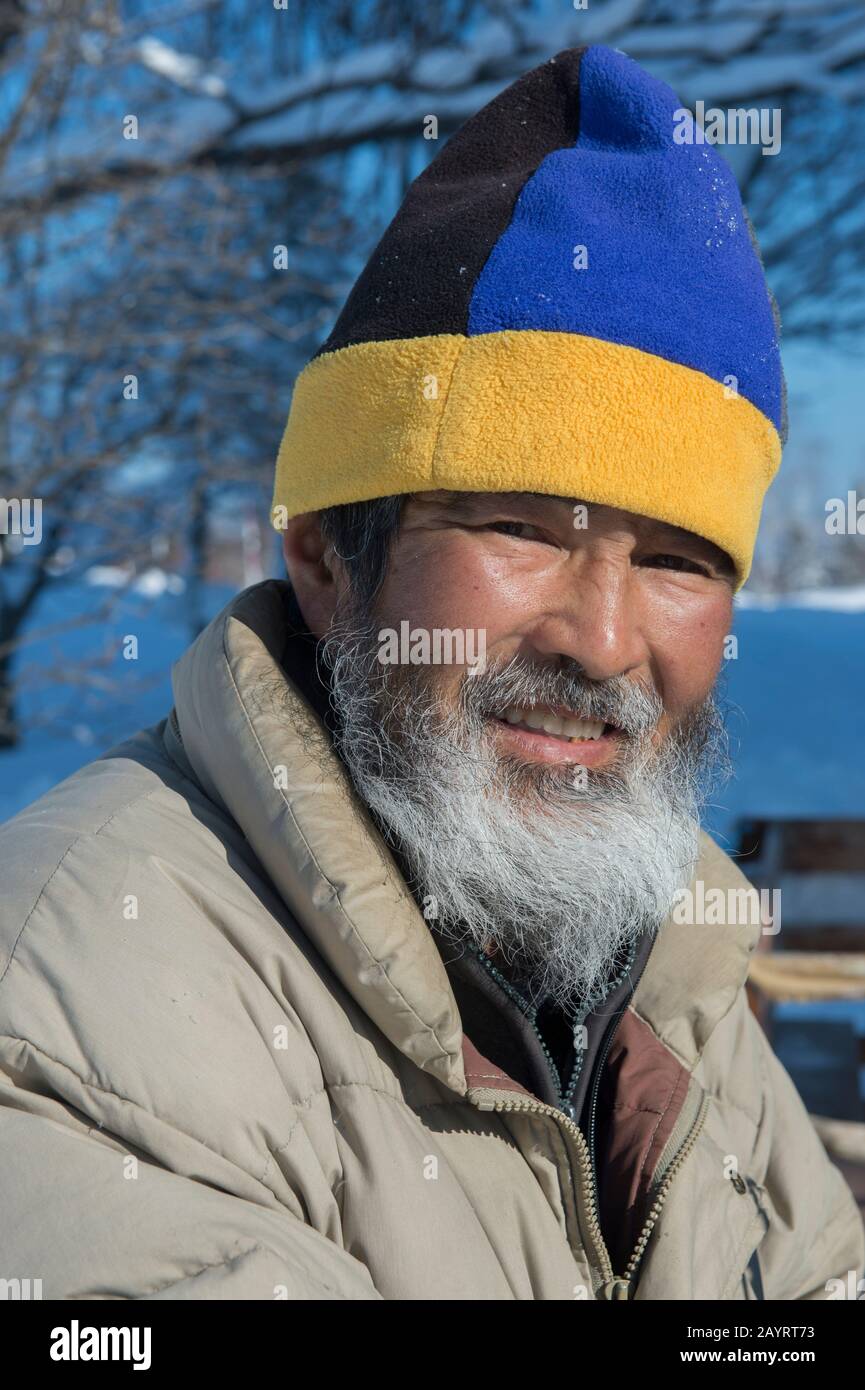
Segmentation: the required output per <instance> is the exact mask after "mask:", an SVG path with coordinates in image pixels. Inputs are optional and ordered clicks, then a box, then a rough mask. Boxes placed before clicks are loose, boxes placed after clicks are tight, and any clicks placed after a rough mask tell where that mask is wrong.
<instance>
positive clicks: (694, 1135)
mask: <svg viewBox="0 0 865 1390" xmlns="http://www.w3.org/2000/svg"><path fill="white" fill-rule="evenodd" d="M475 1103H476V1104H477V1105H478V1109H480V1110H493V1111H498V1112H508V1111H522V1112H523V1113H530V1114H538V1115H551V1116H552V1117H553V1119H554V1120H555V1121H556V1124H558V1125H559V1127H560V1128H562V1129H564V1130H565V1131H566V1133H567V1134H569V1135H570V1137H571V1138H572V1139H573V1140H574V1142H575V1145H576V1149H577V1156H578V1159H579V1182H578V1188H579V1192H580V1195H581V1197H582V1198H583V1206H584V1207H585V1214H586V1224H587V1227H588V1234H589V1237H590V1241H591V1244H592V1245H593V1246H594V1251H595V1256H596V1258H597V1262H598V1265H599V1266H600V1270H601V1276H602V1284H601V1287H600V1289H599V1290H598V1293H597V1294H596V1297H598V1298H601V1299H604V1300H606V1301H610V1302H619V1301H624V1300H628V1299H630V1297H631V1293H632V1288H633V1281H634V1276H635V1274H636V1272H637V1270H638V1268H639V1266H640V1262H641V1260H642V1258H643V1254H644V1253H645V1249H646V1246H647V1245H648V1243H649V1237H650V1236H651V1234H652V1231H653V1230H654V1229H655V1226H656V1224H657V1221H658V1217H659V1216H660V1214H661V1212H662V1210H663V1207H664V1203H665V1202H666V1200H667V1195H668V1193H669V1190H670V1186H671V1184H672V1182H673V1179H674V1178H675V1176H676V1174H677V1173H678V1171H679V1169H680V1168H681V1166H682V1164H683V1163H684V1161H685V1159H686V1158H687V1157H688V1155H689V1153H690V1152H691V1150H692V1148H693V1147H694V1144H695V1143H696V1142H697V1139H698V1137H699V1135H700V1132H701V1131H702V1128H703V1125H704V1124H705V1121H706V1115H707V1113H708V1110H709V1098H708V1096H704V1097H703V1100H702V1103H701V1105H700V1110H699V1113H698V1115H697V1118H696V1120H695V1121H694V1124H693V1126H692V1127H691V1130H690V1132H689V1133H688V1135H687V1137H686V1139H685V1140H684V1142H683V1144H682V1147H681V1148H680V1149H679V1152H678V1153H677V1154H676V1156H675V1158H674V1159H673V1160H672V1162H671V1163H670V1166H669V1168H668V1169H667V1171H666V1173H665V1175H664V1179H663V1181H662V1183H661V1185H660V1187H659V1188H658V1191H657V1193H656V1194H655V1198H654V1200H653V1202H652V1206H651V1208H650V1209H649V1213H648V1215H647V1218H646V1221H645V1223H644V1225H643V1228H642V1230H641V1231H640V1234H639V1237H638V1239H637V1243H636V1245H635V1246H634V1249H633V1251H632V1253H631V1257H630V1259H629V1260H628V1263H627V1265H626V1267H625V1272H624V1274H621V1275H617V1274H615V1272H614V1271H613V1265H612V1261H611V1260H610V1253H609V1251H608V1249H607V1246H606V1242H605V1241H604V1237H603V1234H602V1232H601V1223H600V1219H599V1216H598V1199H597V1186H596V1183H595V1176H594V1172H593V1168H592V1157H591V1154H590V1153H589V1146H588V1144H587V1143H586V1141H585V1139H584V1137H583V1133H582V1131H581V1129H580V1127H579V1125H577V1124H575V1123H574V1122H573V1120H570V1119H568V1117H567V1115H565V1114H564V1113H563V1112H562V1111H561V1110H557V1109H556V1108H555V1106H552V1105H545V1104H544V1103H543V1101H534V1100H525V1101H524V1100H522V1099H521V1098H519V1097H518V1096H516V1094H514V1095H513V1098H512V1099H509V1100H498V1099H496V1100H493V1099H492V1098H491V1099H489V1100H487V1099H486V1098H484V1100H483V1102H475Z"/></svg>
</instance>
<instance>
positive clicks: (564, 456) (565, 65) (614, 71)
mask: <svg viewBox="0 0 865 1390" xmlns="http://www.w3.org/2000/svg"><path fill="white" fill-rule="evenodd" d="M677 113H678V114H677ZM683 129H684V130H685V131H686V138H683V135H682V131H683ZM688 134H689V135H690V137H691V138H690V139H689V138H687V135H688ZM693 135H694V128H693V124H691V126H690V129H689V128H688V126H687V125H686V124H684V123H683V118H682V108H681V106H680V103H679V101H678V99H677V97H676V95H675V93H674V92H673V91H671V89H670V88H669V87H667V86H666V85H665V84H664V83H662V82H660V81H658V80H657V79H656V78H654V77H651V76H650V75H649V74H648V73H646V72H645V71H644V70H643V69H642V68H641V67H639V66H638V65H637V64H636V63H635V62H633V61H632V60H631V59H630V58H628V57H626V55H625V54H623V53H621V52H620V51H619V50H618V49H610V48H606V47H603V46H591V47H588V48H584V49H568V50H566V51H565V52H562V53H559V54H558V55H557V56H556V57H555V58H552V59H550V61H549V62H547V63H544V64H542V65H541V66H540V67H537V68H535V69H533V70H532V71H531V72H529V73H526V74H525V76H523V77H521V78H520V79H519V80H518V81H517V82H515V83H513V85H512V86H510V87H508V88H506V90H505V91H503V92H502V93H501V94H500V95H499V96H498V97H496V98H495V100H493V101H492V102H490V103H489V105H488V106H485V107H484V108H483V109H482V110H481V111H480V112H478V114H477V115H476V116H474V117H472V118H471V119H470V120H469V121H468V122H466V124H465V125H464V126H463V127H462V128H461V129H460V130H459V131H458V132H457V134H456V135H454V136H453V138H452V139H451V140H449V141H448V143H447V145H446V146H445V147H444V148H443V149H442V151H441V152H440V153H439V154H438V155H437V156H436V158H435V159H434V160H433V161H432V163H431V164H430V165H429V166H428V168H427V169H425V170H424V172H423V173H422V174H421V175H420V176H419V177H418V178H416V179H415V180H414V182H413V183H412V184H411V186H410V187H409V190H408V192H407V194H406V196H405V199H404V201H403V203H402V206H401V207H400V209H399V211H398V212H397V214H396V216H395V217H394V219H393V221H392V222H391V224H390V226H389V227H388V228H387V230H386V232H385V233H384V236H383V237H382V238H381V240H380V242H379V243H378V245H377V247H376V248H375V250H374V252H373V253H372V256H371V257H370V260H369V262H368V264H367V266H366V268H365V269H364V270H363V272H362V273H361V275H360V277H359V279H358V280H357V283H356V284H355V286H354V288H353V289H352V291H351V293H350V294H349V297H348V299H347V301H346V304H345V306H344V308H343V310H342V313H341V314H340V316H339V318H338V319H337V321H336V324H335V326H334V328H333V331H332V332H331V334H330V336H329V338H328V339H327V340H326V342H325V343H324V344H323V345H322V347H321V348H320V350H319V351H318V352H317V353H316V355H315V356H314V357H313V359H312V361H311V362H309V363H308V364H307V366H306V367H305V368H304V370H303V371H302V372H301V373H300V375H299V377H298V379H297V382H296V384H295V390H294V396H293V399H292V404H291V411H290V414H289V419H288V424H287V426H286V429H285V433H284V435H283V439H282V444H281V447H280V451H279V458H278V461H277V466H276V482H275V488H274V495H273V510H272V514H271V515H272V519H273V524H274V526H276V527H280V526H284V525H285V523H286V521H287V520H288V518H289V517H292V516H295V515H297V514H298V513H300V512H307V511H314V510H318V509H319V508H322V507H329V506H333V505H336V504H338V503H345V502H360V501H364V500H366V499H369V498H374V497H383V496H386V495H389V494H395V493H397V494H402V493H411V492H421V491H427V490H431V489H435V488H444V489H449V490H456V491H467V492H505V491H508V492H510V491H529V492H545V493H550V494H553V495H555V496H561V497H568V498H573V499H574V500H575V501H581V502H595V503H604V504H606V505H608V506H612V507H619V508H622V509H624V510H626V511H631V512H637V513H640V514H642V515H644V516H649V517H654V518H656V519H658V520H661V521H666V522H669V523H671V524H673V525H675V526H681V527H684V528H685V529H686V530H688V531H693V532H695V533H696V534H698V535H701V536H704V537H706V538H707V539H708V540H710V541H713V542H714V543H715V544H716V545H718V546H720V547H721V549H722V550H724V551H726V552H727V553H728V554H729V555H730V556H731V558H732V560H733V561H734V564H735V566H736V572H737V586H738V585H741V584H742V583H744V581H745V579H746V578H747V575H748V571H749V569H750V566H751V555H752V551H753V547H754V540H755V537H756V533H757V526H758V523H759V519H760V510H761V507H762V503H763V497H764V494H765V492H766V489H767V487H768V486H769V483H770V482H771V480H772V478H773V476H774V474H775V472H776V470H777V468H778V465H779V463H780V458H781V448H782V443H783V440H784V437H785V434H786V419H785V417H786V409H785V391H784V380H783V374H782V371H781V364H780V355H779V347H778V318H777V311H776V309H775V305H774V301H773V299H772V296H771V294H770V292H769V290H768V288H767V285H766V281H765V277H764V274H763V267H762V263H761V260H760V254H759V251H758V249H757V244H756V239H755V238H754V235H753V231H752V229H751V226H750V222H749V220H748V217H747V214H746V213H745V210H744V208H743V206H742V202H741V199H740V196H739V191H738V188H737V186H736V181H735V179H734V177H733V174H732V172H731V170H730V168H729V166H728V165H727V164H726V163H725V161H724V160H723V158H722V157H721V156H720V155H719V154H717V153H716V152H715V150H714V149H713V148H712V147H711V146H709V145H707V144H705V143H698V142H697V141H696V140H695V139H694V138H693Z"/></svg>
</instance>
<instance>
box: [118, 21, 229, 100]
mask: <svg viewBox="0 0 865 1390" xmlns="http://www.w3.org/2000/svg"><path fill="white" fill-rule="evenodd" d="M135 49H136V53H137V55H138V58H139V60H140V61H141V62H142V63H143V64H144V66H145V67H146V68H149V69H150V71H151V72H157V73H159V75H160V77H167V78H169V79H170V80H171V81H172V82H175V83H176V84H177V86H178V87H183V88H184V89H185V90H186V91H188V92H197V93H199V94H200V95H201V96H207V97H224V96H226V94H227V91H228V88H227V86H226V84H225V82H224V81H223V79H222V78H221V77H217V76H216V74H215V73H208V72H207V71H206V69H205V67H204V64H203V63H202V62H201V60H200V59H199V58H193V57H191V56H190V55H189V54H187V53H178V52H177V50H176V49H175V48H171V47H170V46H169V45H168V44H167V43H163V42H162V40H161V39H157V38H154V37H153V36H152V35H148V36H147V37H146V38H143V39H139V40H138V43H137V44H136V45H135Z"/></svg>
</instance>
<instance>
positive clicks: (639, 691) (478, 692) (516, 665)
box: [460, 656, 664, 740]
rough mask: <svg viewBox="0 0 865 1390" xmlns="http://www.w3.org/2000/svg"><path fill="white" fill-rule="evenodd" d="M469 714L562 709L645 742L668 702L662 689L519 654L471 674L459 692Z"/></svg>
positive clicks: (483, 715)
mask: <svg viewBox="0 0 865 1390" xmlns="http://www.w3.org/2000/svg"><path fill="white" fill-rule="evenodd" d="M460 702H461V704H462V707H463V709H464V711H465V713H466V715H467V716H469V717H473V718H475V719H483V718H487V717H489V716H493V717H494V718H497V719H501V718H502V716H503V715H504V713H505V711H506V710H507V709H509V708H510V707H512V706H514V705H516V706H517V707H518V708H520V709H531V708H533V707H535V706H538V705H551V706H556V705H562V706H564V707H565V708H566V709H568V710H570V711H571V712H572V713H573V714H575V715H576V716H577V717H579V718H583V719H592V720H597V721H598V722H600V723H603V724H612V725H614V726H615V727H616V728H617V729H618V730H619V731H620V732H622V733H624V734H626V735H627V736H628V737H629V738H632V739H635V740H638V739H642V738H645V737H646V736H647V735H649V734H651V733H652V732H653V730H654V729H656V728H657V725H658V721H659V720H660V719H661V716H662V715H663V713H664V703H663V701H662V700H661V698H660V696H659V695H658V693H657V691H655V690H653V689H651V688H650V687H649V686H647V685H645V684H643V683H642V682H641V681H639V680H632V679H629V678H628V677H627V676H611V677H609V678H607V679H606V680H593V679H591V678H590V677H589V676H587V675H586V673H585V671H584V670H583V667H582V666H581V665H580V663H579V662H578V661H575V660H571V659H566V660H565V661H563V662H562V663H561V664H560V665H559V666H557V667H553V666H545V665H541V664H538V663H536V662H531V661H528V660H527V659H526V658H525V657H521V656H515V657H511V658H510V659H509V660H508V661H506V662H504V663H502V664H500V665H499V666H491V667H487V668H486V669H485V670H482V671H479V672H478V673H477V674H467V675H466V677H465V678H464V680H463V682H462V684H461V689H460Z"/></svg>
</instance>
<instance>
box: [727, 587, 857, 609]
mask: <svg viewBox="0 0 865 1390" xmlns="http://www.w3.org/2000/svg"><path fill="white" fill-rule="evenodd" d="M737 607H739V608H759V609H761V610H762V611H763V612H766V613H770V612H774V611H775V609H777V608H820V609H823V610H824V612H827V613H865V584H853V585H849V586H846V587H845V586H840V587H839V588H837V589H798V590H795V591H793V592H792V593H789V594H779V595H778V596H777V597H775V596H771V595H766V594H754V595H752V594H749V593H748V592H747V590H746V591H744V592H743V593H741V594H740V595H739V597H738V599H737Z"/></svg>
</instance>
